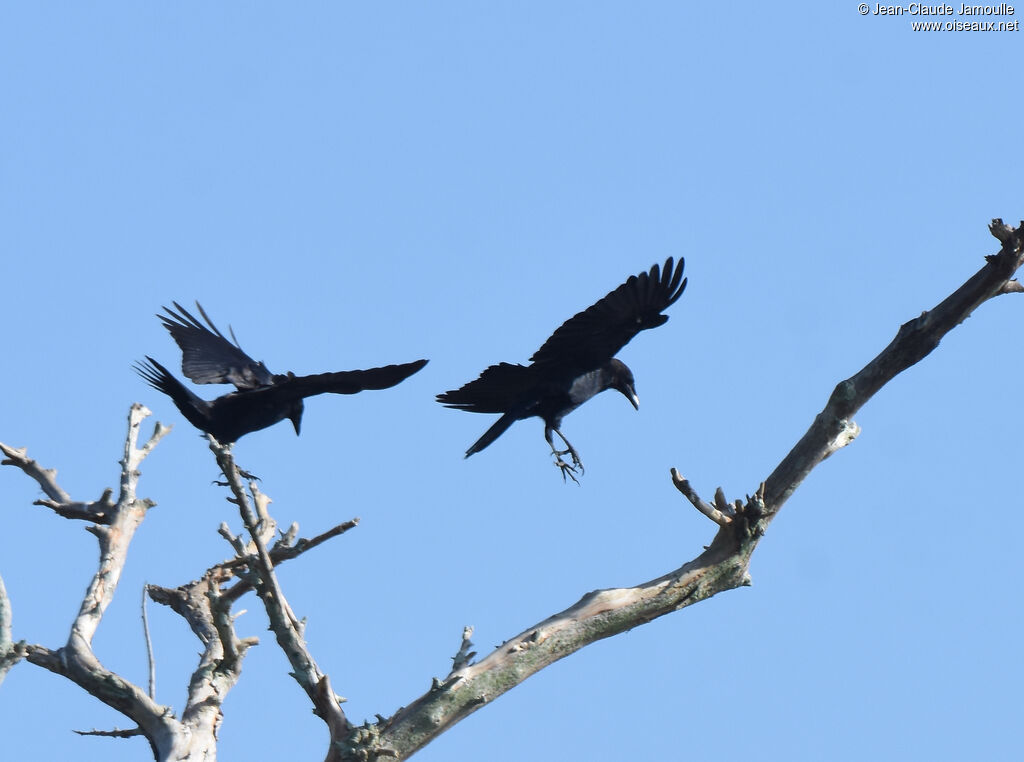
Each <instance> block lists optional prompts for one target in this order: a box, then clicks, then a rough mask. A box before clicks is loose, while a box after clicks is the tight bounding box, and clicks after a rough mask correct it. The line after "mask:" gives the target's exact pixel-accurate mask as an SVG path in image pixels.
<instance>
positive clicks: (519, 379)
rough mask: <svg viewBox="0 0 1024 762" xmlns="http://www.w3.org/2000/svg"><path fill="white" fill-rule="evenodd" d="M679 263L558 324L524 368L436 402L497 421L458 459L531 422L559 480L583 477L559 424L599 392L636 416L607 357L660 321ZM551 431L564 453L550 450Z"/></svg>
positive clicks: (495, 370) (628, 383) (617, 368)
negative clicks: (539, 424) (611, 392)
mask: <svg viewBox="0 0 1024 762" xmlns="http://www.w3.org/2000/svg"><path fill="white" fill-rule="evenodd" d="M683 264H684V260H682V259H680V260H679V265H678V267H673V264H672V257H669V258H668V260H667V261H666V262H665V267H664V269H661V268H659V267H658V265H654V266H653V267H652V268H651V271H650V272H649V273H647V272H643V273H640V274H639V275H631V276H630V277H629V279H628V280H627V281H626V282H625V283H623V284H622V285H621V286H619V287H618V288H617V289H615V290H614V291H612V292H611V293H609V294H608V295H607V296H605V297H604V298H603V299H601V300H600V301H598V302H597V303H596V304H594V305H592V306H591V307H588V308H587V309H585V310H584V311H583V312H580V313H578V314H576V315H574V316H573V317H571V318H569V320H567V321H565V322H564V323H563V324H562V325H561V326H560V327H559V329H558V330H557V331H555V332H554V333H553V334H552V335H551V338H549V339H548V340H547V341H545V342H544V345H543V346H542V347H541V348H540V349H538V350H537V351H536V352H534V354H533V357H531V358H530V364H529V365H512V364H511V363H504V362H503V363H501V364H499V365H492V366H491V367H489V368H487V369H486V370H485V371H484V372H483V373H481V374H480V377H479V378H478V379H476V380H475V381H470V382H469V383H468V384H466V385H465V386H463V387H462V388H461V389H455V390H453V391H449V392H445V393H444V394H439V395H437V401H438V402H440V403H442V404H443V405H446V406H447V407H452V408H457V409H459V410H468V411H470V412H472V413H501V414H502V415H501V418H499V419H498V420H497V421H496V422H495V423H494V425H493V426H491V428H489V429H487V431H486V432H484V435H483V436H482V437H480V439H478V440H477V441H476V442H475V443H474V444H473V446H472V447H470V448H469V449H468V450H466V457H467V458H468V457H469V456H470V455H472V454H473V453H475V452H480V451H481V450H482V449H484V448H485V447H487V445H489V444H490V443H491V442H493V441H494V440H495V439H497V438H498V437H499V436H501V435H502V434H503V433H504V432H505V430H506V429H508V427H509V426H511V425H512V424H513V423H515V422H516V421H519V420H522V419H524V418H530V417H531V416H539V417H540V418H542V419H544V439H546V440H547V443H548V444H549V445H550V446H551V452H552V454H554V456H555V465H556V466H558V467H559V468H560V469H561V471H562V479H563V480H564V479H565V477H566V475H568V476H569V477H571V478H572V480H573V481H576V477H575V473H576V469H577V468H579V470H580V473H583V463H582V462H581V461H580V456H579V454H578V453H577V452H576V450H575V448H574V447H573V446H572V445H571V444H569V440H568V439H566V438H565V436H564V435H563V434H562V432H561V431H560V430H559V428H560V427H561V425H562V418H563V417H565V416H566V415H567V414H569V413H570V412H572V411H573V410H575V409H576V408H577V407H579V406H580V405H582V404H583V403H584V402H586V401H587V400H588V399H590V398H591V397H593V396H594V395H595V394H598V393H600V392H603V391H604V390H605V389H615V390H617V391H619V392H621V393H622V394H623V395H624V396H625V397H626V399H628V400H629V401H630V403H632V405H633V407H634V408H637V409H639V404H640V401H639V400H638V399H637V396H636V389H635V388H634V386H633V373H632V372H631V371H630V370H629V368H627V367H626V365H625V363H623V362H622V361H621V360H618V359H616V358H615V356H614V355H615V353H616V352H618V351H619V350H620V349H622V347H624V346H625V345H626V344H627V343H628V342H629V340H630V339H632V338H633V337H634V336H636V335H637V334H638V333H639V332H640V331H642V330H644V329H646V328H657V327H658V326H659V325H662V324H664V323H665V321H667V320H668V316H667V315H662V314H661V313H662V311H664V310H665V309H666V308H667V307H669V306H670V305H672V304H673V303H674V302H675V301H676V300H677V299H678V298H679V297H680V296H681V295H682V293H683V289H684V288H686V279H685V278H683ZM552 432H554V433H555V434H558V436H559V438H561V440H562V442H564V443H565V448H566V449H564V450H559V449H558V448H557V447H555V444H554V442H553V441H552V437H551V434H552ZM566 454H568V455H570V456H571V457H572V465H569V464H568V463H566V462H565V461H564V460H562V456H563V455H566Z"/></svg>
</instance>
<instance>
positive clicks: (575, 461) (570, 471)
mask: <svg viewBox="0 0 1024 762" xmlns="http://www.w3.org/2000/svg"><path fill="white" fill-rule="evenodd" d="M551 432H554V433H556V434H558V436H559V438H560V439H561V440H562V441H563V442H565V448H566V449H564V450H559V449H558V448H557V447H555V443H554V442H553V441H552V439H551ZM544 438H545V439H546V440H547V442H548V444H549V445H550V446H551V454H552V455H554V456H555V465H556V466H558V467H559V468H560V469H561V471H562V481H565V478H566V476H568V477H569V478H570V479H572V480H573V481H574V482H576V483H577V484H579V483H580V482H579V479H577V478H576V469H577V468H578V469H579V470H580V475H581V476H582V475H583V471H584V469H583V461H582V460H580V455H579V453H578V452H576V448H575V447H573V446H572V445H571V444H569V440H568V439H566V438H565V435H564V434H563V433H562V432H561V431H559V430H558V429H556V428H554V427H553V426H545V427H544ZM563 455H569V456H571V457H572V465H571V466H570V465H569V464H568V463H566V462H565V461H564V460H562V456H563Z"/></svg>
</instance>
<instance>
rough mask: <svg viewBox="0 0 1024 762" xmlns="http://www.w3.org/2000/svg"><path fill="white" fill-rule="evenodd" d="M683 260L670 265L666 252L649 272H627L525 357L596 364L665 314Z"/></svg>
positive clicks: (559, 364)
mask: <svg viewBox="0 0 1024 762" xmlns="http://www.w3.org/2000/svg"><path fill="white" fill-rule="evenodd" d="M684 264H685V260H683V259H680V260H679V264H678V265H677V266H673V262H672V257H669V258H668V259H667V260H666V261H665V266H664V268H659V267H658V265H654V266H653V267H652V268H651V270H650V272H643V273H640V274H639V275H631V276H629V278H628V279H627V280H626V282H625V283H623V284H622V285H621V286H619V287H618V288H616V289H615V290H614V291H612V292H610V293H609V294H608V295H607V296H605V297H604V298H603V299H601V300H599V301H598V302H597V303H596V304H594V305H591V306H590V307H588V308H587V309H585V310H583V312H579V313H577V314H576V315H574V316H573V317H571V318H569V319H568V320H566V321H565V322H564V323H562V325H561V326H559V328H558V330H556V331H555V332H554V333H553V334H551V338H549V339H548V340H547V341H545V342H544V345H543V346H542V347H541V348H540V349H538V350H537V351H536V352H534V354H533V357H531V358H530V361H531V362H533V363H534V364H536V365H539V366H545V367H547V368H558V369H559V370H564V371H566V372H567V373H571V374H573V375H575V374H578V373H584V372H586V371H590V370H593V369H594V368H597V367H600V366H601V365H603V364H604V363H606V362H607V361H608V360H610V359H611V358H612V357H614V356H615V353H616V352H618V351H619V350H620V349H622V348H623V347H624V346H625V345H626V344H627V343H629V340H630V339H632V338H633V337H634V336H636V335H637V334H638V333H640V331H643V330H645V329H647V328H657V327H658V326H659V325H663V324H664V323H665V322H666V321H667V320H668V316H667V315H662V314H661V313H662V312H663V311H664V310H665V309H667V308H668V307H669V306H671V305H672V304H674V303H675V301H676V300H677V299H678V298H679V297H680V296H682V294H683V289H685V288H686V279H685V278H684V277H683V266H684ZM481 380H482V379H481Z"/></svg>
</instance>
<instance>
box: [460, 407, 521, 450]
mask: <svg viewBox="0 0 1024 762" xmlns="http://www.w3.org/2000/svg"><path fill="white" fill-rule="evenodd" d="M517 420H518V419H517V418H516V417H515V416H514V415H512V413H505V415H503V416H501V418H499V419H498V420H497V421H495V422H494V425H493V426H491V428H489V429H487V431H485V432H484V435H483V436H482V437H480V438H479V439H478V440H476V442H474V443H473V446H472V447H470V448H469V449H468V450H466V457H467V458H468V457H469V456H470V455H472V454H473V453H475V452H480V451H481V450H482V449H484V448H485V447H487V445H489V444H490V443H491V442H493V441H494V440H495V439H497V438H498V437H500V436H501V435H502V434H504V433H505V431H506V430H507V429H508V427H509V426H511V425H512V424H513V423H515V422H516V421H517Z"/></svg>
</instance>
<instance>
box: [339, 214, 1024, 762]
mask: <svg viewBox="0 0 1024 762" xmlns="http://www.w3.org/2000/svg"><path fill="white" fill-rule="evenodd" d="M990 230H991V231H992V234H993V235H994V236H996V238H998V239H999V240H1000V242H1001V243H1002V248H1001V250H1000V251H999V252H998V253H997V254H994V255H991V256H989V257H987V264H986V265H985V266H984V267H982V269H981V270H980V271H979V272H978V273H976V274H975V275H974V276H973V277H971V278H970V279H969V280H968V281H967V282H966V283H964V285H962V286H961V287H960V288H958V289H957V290H956V291H955V292H953V294H951V295H950V296H949V297H948V298H946V299H944V300H943V301H942V302H941V303H939V304H938V305H937V306H936V307H935V308H934V309H933V310H930V311H929V312H925V313H923V314H922V315H921V316H920V317H917V318H915V319H913V320H911V321H909V322H907V323H905V324H904V325H903V326H902V327H901V328H900V330H899V332H898V333H897V335H896V338H895V339H893V341H892V342H891V343H890V344H889V346H887V347H886V348H885V349H884V350H882V352H881V353H880V354H879V355H878V356H877V357H876V358H875V359H874V360H872V361H871V362H870V363H868V365H866V366H865V367H864V368H863V369H862V370H861V371H859V372H858V373H857V374H855V375H854V376H852V377H851V378H849V379H847V380H846V381H843V382H841V383H840V384H839V385H837V386H836V388H835V391H833V393H832V396H831V397H830V398H829V401H828V403H827V404H826V406H825V409H824V410H822V412H821V413H819V414H818V416H817V417H816V418H815V420H814V422H813V423H812V424H811V427H810V429H808V431H807V433H806V434H805V435H804V436H803V437H802V438H801V439H800V441H799V442H797V444H796V446H795V447H794V448H793V449H792V451H790V453H789V454H788V455H787V456H786V457H785V458H784V459H783V460H782V462H781V463H780V464H779V466H778V467H777V468H776V469H775V470H774V471H773V472H772V474H771V475H770V476H769V477H768V479H767V480H766V481H765V482H763V483H762V484H761V485H760V487H759V488H758V489H757V491H756V492H755V494H754V496H753V497H748V498H747V499H746V501H745V502H743V501H739V500H737V501H735V502H734V503H733V504H732V505H730V504H729V503H728V501H726V499H725V496H724V494H722V493H721V490H720V489H719V490H718V491H717V493H716V499H715V505H714V506H712V505H710V504H708V503H706V502H704V501H703V500H701V499H700V497H699V496H698V495H697V493H696V491H695V490H693V488H692V487H691V486H690V484H689V482H688V481H687V480H686V479H684V478H683V477H682V476H680V474H679V472H678V471H676V470H675V469H673V470H672V481H673V484H674V485H675V486H676V488H677V489H678V490H679V491H680V492H681V493H682V494H683V495H684V496H685V497H686V498H687V499H688V500H689V501H690V502H691V503H692V504H693V505H694V506H695V507H696V508H697V509H698V510H699V511H700V512H701V513H703V514H704V515H706V516H708V518H710V519H711V520H712V521H714V522H715V523H716V524H717V525H718V527H719V529H718V533H717V534H716V536H715V538H714V540H713V541H712V543H711V545H710V546H708V548H707V549H706V550H705V551H704V552H703V553H702V554H700V555H699V556H698V557H697V558H695V559H694V560H693V561H690V562H689V563H687V564H684V565H683V566H681V567H680V568H679V569H676V570H675V571H673V572H670V573H668V574H666V575H664V576H662V577H659V578H657V579H654V580H651V581H649V582H645V583H643V584H641V585H638V586H636V587H631V588H618V589H609V590H598V591H595V592H592V593H588V594H587V595H585V596H583V598H581V599H580V600H579V601H578V602H577V603H576V604H575V605H573V606H571V607H570V608H568V609H566V610H565V611H562V612H560V613H558V614H555V615H554V616H552V617H549V618H548V619H545V620H544V621H543V622H539V623H538V624H536V625H534V626H533V627H530V628H528V629H526V630H524V631H523V632H521V633H520V634H519V635H516V636H515V637H513V638H511V639H510V640H507V641H506V642H505V643H503V644H502V645H501V646H499V647H498V648H497V650H495V651H494V652H493V653H491V654H490V655H488V656H487V657H485V658H484V659H482V660H481V661H479V662H477V663H475V664H472V665H466V666H463V667H462V668H460V669H457V670H454V671H453V672H452V674H451V675H450V677H449V678H448V679H447V680H445V681H444V682H443V683H442V682H440V681H439V680H437V679H436V678H435V679H434V681H433V684H432V685H431V688H430V690H429V691H428V692H427V693H425V694H424V695H422V696H420V697H419V698H418V699H416V700H415V701H414V702H412V704H410V705H409V706H408V707H404V708H402V709H400V710H399V711H398V712H396V713H395V714H394V716H392V717H390V718H379V719H378V722H376V723H375V724H373V725H370V724H365V725H363V726H361V727H358V728H355V729H353V731H352V732H351V733H349V735H348V736H347V737H346V738H345V739H344V740H343V741H342V742H341V743H338V744H336V745H335V748H336V750H337V753H338V757H337V758H338V759H343V760H357V759H358V760H362V759H373V758H375V757H378V756H390V757H396V758H401V759H404V758H406V757H408V756H409V755H411V754H413V753H414V752H415V751H416V750H417V749H419V748H422V747H423V746H424V745H425V744H427V743H429V742H430V741H431V740H432V739H433V738H436V737H437V736H438V735H439V734H440V733H442V732H444V731H445V730H447V729H448V728H450V727H451V726H452V725H454V724H455V723H456V722H458V721H459V720H461V719H463V718H464V717H466V716H468V715H469V714H471V713H473V712H474V711H476V710H477V709H478V708H480V707H481V706H483V705H484V704H487V703H489V702H491V701H493V700H494V699H495V698H497V697H498V696H500V695H501V694H502V693H504V692H505V691H507V690H509V689H510V688H512V687H514V686H516V685H518V684H519V683H521V682H523V681H524V680H525V679H527V678H528V677H529V676H530V675H533V674H534V673H536V672H537V671H539V670H540V669H543V668H544V667H545V666H547V665H548V664H551V663H552V662H554V661H557V660H558V659H561V658H564V657H565V656H568V655H569V654H571V653H573V652H575V651H577V650H579V649H580V648H582V647H584V646H586V645H588V644H590V643H593V642H595V641H597V640H600V639H602V638H607V637H610V636H612V635H616V634H618V633H620V632H623V631H625V630H629V629H632V628H634V627H636V626H638V625H641V624H645V623H647V622H649V621H651V620H653V619H655V618H657V617H660V616H663V615H664V614H668V613H670V612H672V611H677V610H679V609H681V608H684V607H686V606H689V605H691V604H693V603H696V602H698V601H701V600H704V599H705V598H709V597H711V596H712V595H715V594H717V593H719V592H722V591H725V590H730V589H733V588H735V587H738V586H741V585H746V584H750V578H749V576H748V574H747V567H748V564H749V561H750V556H751V554H752V553H753V551H754V549H755V548H756V546H757V543H758V542H759V540H760V538H761V536H762V535H763V534H764V529H765V527H766V526H767V524H768V523H769V522H770V521H771V520H772V518H773V517H774V516H775V515H776V514H777V513H778V511H779V509H780V508H781V507H782V505H783V503H785V501H786V499H788V498H789V496H790V495H791V494H792V493H793V491H794V490H795V489H796V488H797V487H798V486H799V485H800V483H801V482H802V481H803V479H804V478H805V477H806V476H807V474H808V473H810V471H811V470H812V469H813V468H814V467H815V466H816V465H817V464H818V463H820V462H821V461H822V460H824V459H825V458H827V457H828V456H829V455H831V454H832V453H834V452H836V451H837V450H838V449H840V448H842V447H844V446H845V445H846V444H849V443H850V442H851V441H853V439H854V438H855V437H856V435H857V433H858V432H859V427H857V425H856V424H855V423H854V422H853V421H852V416H853V414H854V413H855V412H856V411H857V410H859V409H860V407H861V406H862V405H863V404H864V403H865V402H867V400H868V399H870V398H871V396H872V395H874V394H875V393H876V392H877V391H878V390H879V389H881V388H882V386H884V385H885V384H886V383H887V382H888V381H890V380H891V379H892V378H894V377H895V376H896V375H897V374H899V373H900V372H902V371H903V370H905V369H906V368H908V367H910V366H911V365H913V364H915V363H917V362H919V361H920V360H921V359H923V358H924V357H926V356H927V355H928V354H929V353H930V352H931V351H932V350H933V349H934V348H935V347H936V346H938V343H939V341H940V339H941V338H942V337H943V336H944V335H945V334H946V333H948V332H949V331H950V330H952V329H953V328H954V327H956V326H957V325H958V324H959V323H961V322H963V321H964V320H965V319H966V318H967V317H968V316H969V315H970V314H971V313H972V312H973V311H974V310H975V309H976V308H977V307H978V306H979V305H981V304H982V303H984V302H985V301H987V300H988V299H991V298H992V297H994V296H998V295H1000V294H1005V293H1019V292H1021V291H1024V289H1022V288H1020V287H1019V284H1017V285H1015V284H1016V281H1013V280H1011V279H1012V277H1013V274H1014V273H1015V272H1016V271H1017V270H1018V269H1019V268H1020V267H1021V265H1022V264H1024V223H1022V224H1021V226H1020V227H1018V228H1016V229H1013V228H1010V227H1008V226H1006V225H1004V224H1003V222H1002V220H994V221H993V222H992V225H991V228H990Z"/></svg>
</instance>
